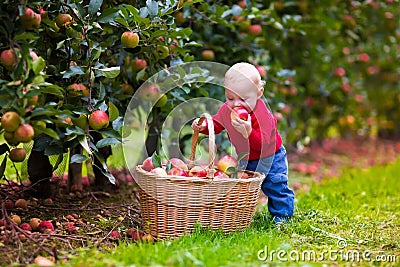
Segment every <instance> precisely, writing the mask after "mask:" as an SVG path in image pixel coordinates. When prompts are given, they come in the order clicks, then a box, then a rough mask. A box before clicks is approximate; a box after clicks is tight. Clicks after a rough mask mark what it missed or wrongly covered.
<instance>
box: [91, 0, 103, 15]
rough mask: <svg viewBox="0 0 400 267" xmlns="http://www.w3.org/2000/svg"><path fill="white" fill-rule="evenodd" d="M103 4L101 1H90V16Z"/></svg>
mask: <svg viewBox="0 0 400 267" xmlns="http://www.w3.org/2000/svg"><path fill="white" fill-rule="evenodd" d="M102 4H103V0H90V3H89V8H88V12H89V14H90V15H94V14H96V12H97V11H98V10H99V9H100V7H101V5H102Z"/></svg>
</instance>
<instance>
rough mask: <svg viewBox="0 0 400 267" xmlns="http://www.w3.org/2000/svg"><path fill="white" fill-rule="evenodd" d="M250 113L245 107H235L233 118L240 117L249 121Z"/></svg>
mask: <svg viewBox="0 0 400 267" xmlns="http://www.w3.org/2000/svg"><path fill="white" fill-rule="evenodd" d="M248 117H249V113H248V112H247V110H246V109H245V108H244V107H234V108H233V109H232V112H231V120H237V119H238V118H239V119H241V120H244V121H247V119H248Z"/></svg>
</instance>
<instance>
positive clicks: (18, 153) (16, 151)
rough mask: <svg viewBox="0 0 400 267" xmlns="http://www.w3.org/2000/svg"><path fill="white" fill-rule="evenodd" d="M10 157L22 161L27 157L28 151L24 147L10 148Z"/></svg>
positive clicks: (12, 159) (15, 160) (14, 160)
mask: <svg viewBox="0 0 400 267" xmlns="http://www.w3.org/2000/svg"><path fill="white" fill-rule="evenodd" d="M9 157H10V159H11V161H13V162H22V161H24V160H25V158H26V151H25V149H24V148H13V149H11V150H10V155H9Z"/></svg>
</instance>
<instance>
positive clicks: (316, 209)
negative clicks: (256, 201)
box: [62, 161, 400, 266]
mask: <svg viewBox="0 0 400 267" xmlns="http://www.w3.org/2000/svg"><path fill="white" fill-rule="evenodd" d="M399 172H400V162H399V161H398V162H397V163H396V164H392V165H388V166H377V167H372V168H370V169H367V170H347V171H345V172H344V174H343V176H342V177H340V178H332V179H326V180H325V181H324V182H323V183H322V184H313V185H312V186H311V190H310V191H309V192H303V193H301V194H299V195H298V196H297V202H296V215H295V217H294V218H293V220H292V221H291V222H289V223H287V224H285V225H283V226H282V227H277V226H276V225H274V224H273V223H272V221H271V217H270V216H269V215H268V212H267V211H266V210H265V208H264V209H263V208H262V207H261V209H260V210H259V211H258V212H257V214H256V216H255V218H254V222H253V223H252V224H251V225H250V227H249V228H248V229H246V230H245V231H242V232H235V233H231V234H229V235H224V234H222V233H220V232H215V231H214V232H213V231H207V230H202V229H198V230H197V231H196V232H195V233H193V234H192V235H190V236H189V235H188V236H184V237H182V238H179V239H176V240H173V241H160V242H156V243H154V244H146V243H140V244H135V243H131V242H121V243H120V244H119V245H118V246H117V247H116V248H115V249H114V248H113V249H110V250H104V249H101V250H97V249H87V250H86V249H85V250H82V251H79V252H78V254H77V256H72V259H71V260H69V261H67V262H65V263H64V264H63V265H62V266H277V265H278V266H281V265H285V266H287V265H289V266H305V265H307V266H321V265H323V263H324V264H327V265H326V266H330V265H333V266H338V265H339V266H343V265H347V266H399V264H400V216H399V215H400V212H399V210H400V194H399V193H398V190H399V188H400V181H399V179H398V173H399Z"/></svg>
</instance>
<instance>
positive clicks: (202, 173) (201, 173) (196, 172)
mask: <svg viewBox="0 0 400 267" xmlns="http://www.w3.org/2000/svg"><path fill="white" fill-rule="evenodd" d="M189 176H190V177H207V169H206V168H205V167H203V166H198V165H196V166H194V167H193V168H191V169H190V170H189Z"/></svg>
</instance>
